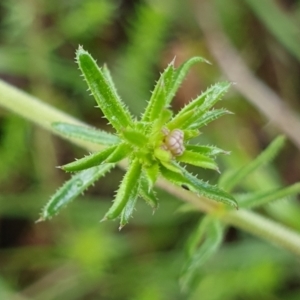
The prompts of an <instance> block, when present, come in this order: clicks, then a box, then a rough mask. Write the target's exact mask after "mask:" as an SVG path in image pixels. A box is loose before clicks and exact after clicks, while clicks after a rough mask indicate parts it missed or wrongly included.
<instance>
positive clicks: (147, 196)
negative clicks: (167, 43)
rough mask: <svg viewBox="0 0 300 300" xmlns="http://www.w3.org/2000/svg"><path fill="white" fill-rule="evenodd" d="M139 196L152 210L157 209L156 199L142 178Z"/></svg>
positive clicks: (151, 189) (147, 183)
mask: <svg viewBox="0 0 300 300" xmlns="http://www.w3.org/2000/svg"><path fill="white" fill-rule="evenodd" d="M139 195H140V196H141V197H142V198H143V199H144V200H145V202H146V203H147V204H148V205H150V206H151V207H152V208H153V209H154V210H155V209H157V208H158V199H157V197H156V195H155V193H154V191H153V188H152V187H151V186H150V184H149V181H148V180H147V179H146V178H145V177H144V176H142V177H141V182H140V186H139Z"/></svg>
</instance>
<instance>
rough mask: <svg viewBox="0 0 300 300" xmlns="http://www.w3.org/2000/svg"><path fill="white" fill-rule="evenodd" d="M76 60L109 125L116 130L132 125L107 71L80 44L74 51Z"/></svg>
mask: <svg viewBox="0 0 300 300" xmlns="http://www.w3.org/2000/svg"><path fill="white" fill-rule="evenodd" d="M76 60H77V63H78V65H79V68H80V69H81V71H82V73H83V75H84V78H85V80H86V82H87V84H88V86H89V88H90V90H91V92H92V94H93V96H94V97H95V99H96V102H97V103H98V105H99V107H100V108H101V110H102V111H103V113H104V115H105V117H106V118H107V119H108V121H109V122H110V123H111V125H112V126H113V127H114V128H115V129H116V130H117V131H121V130H122V129H124V128H127V127H128V126H132V124H133V121H132V119H131V116H130V114H129V112H128V110H127V108H125V105H124V104H123V103H122V102H121V100H120V98H119V97H118V96H117V95H116V90H115V87H114V86H112V85H111V80H110V77H108V76H109V75H108V71H107V70H106V71H105V75H104V74H103V72H102V70H101V69H100V68H99V67H98V66H97V64H96V62H95V60H94V59H93V58H92V56H91V55H90V54H89V53H88V52H87V51H85V50H84V49H83V48H82V47H81V46H79V48H78V50H77V52H76ZM107 78H108V79H107Z"/></svg>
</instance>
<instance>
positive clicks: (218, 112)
mask: <svg viewBox="0 0 300 300" xmlns="http://www.w3.org/2000/svg"><path fill="white" fill-rule="evenodd" d="M228 114H231V112H230V111H229V110H226V109H223V108H220V109H214V110H210V111H208V112H206V113H204V114H202V115H201V113H199V117H197V116H196V117H194V116H193V117H192V118H191V119H190V120H189V122H187V123H185V124H184V128H188V129H196V128H201V127H203V126H206V125H207V124H208V123H210V122H212V121H214V120H216V119H218V118H220V117H222V116H224V115H228Z"/></svg>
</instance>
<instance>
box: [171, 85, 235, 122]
mask: <svg viewBox="0 0 300 300" xmlns="http://www.w3.org/2000/svg"><path fill="white" fill-rule="evenodd" d="M230 85H231V84H230V83H229V82H218V83H216V84H214V85H213V86H211V87H210V88H208V89H207V90H206V91H205V92H203V93H201V95H200V96H198V97H197V98H196V99H194V100H192V101H191V102H190V103H188V104H187V105H186V106H185V107H183V108H182V109H181V110H180V112H179V113H178V114H177V115H176V116H175V117H174V118H173V119H172V120H171V122H170V123H176V124H177V123H178V120H180V119H181V118H183V116H184V115H186V114H188V113H189V112H190V114H192V113H191V112H194V113H193V114H192V115H193V116H196V117H197V116H201V115H203V114H204V113H205V112H206V111H207V110H209V109H210V108H211V107H212V106H213V105H215V104H216V103H217V102H218V101H219V100H221V98H222V96H223V95H224V94H225V93H226V92H227V90H228V89H229V87H230ZM184 120H186V118H185V119H184ZM179 123H182V122H179ZM180 125H182V124H179V125H177V126H179V127H182V126H180Z"/></svg>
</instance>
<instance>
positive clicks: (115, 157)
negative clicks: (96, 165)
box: [105, 143, 132, 163]
mask: <svg viewBox="0 0 300 300" xmlns="http://www.w3.org/2000/svg"><path fill="white" fill-rule="evenodd" d="M131 152H132V148H131V146H130V145H128V144H126V143H121V144H120V145H118V146H117V147H116V149H115V150H114V151H113V152H112V153H111V154H110V155H109V156H108V157H107V159H106V160H105V162H106V163H115V162H118V161H120V160H122V159H124V158H126V157H127V156H129V155H130V154H131Z"/></svg>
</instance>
